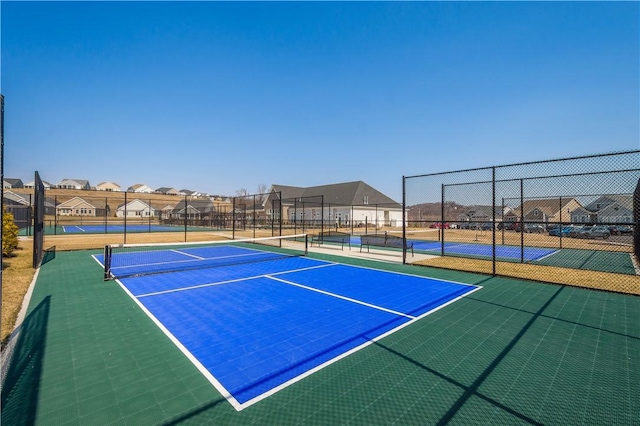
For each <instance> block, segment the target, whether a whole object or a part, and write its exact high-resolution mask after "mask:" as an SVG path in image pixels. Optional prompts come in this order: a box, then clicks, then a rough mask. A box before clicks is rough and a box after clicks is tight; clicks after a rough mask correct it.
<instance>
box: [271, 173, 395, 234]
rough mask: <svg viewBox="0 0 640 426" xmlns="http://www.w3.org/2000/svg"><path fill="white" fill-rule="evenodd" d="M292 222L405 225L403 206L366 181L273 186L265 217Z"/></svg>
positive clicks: (345, 224)
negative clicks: (277, 216)
mask: <svg viewBox="0 0 640 426" xmlns="http://www.w3.org/2000/svg"><path fill="white" fill-rule="evenodd" d="M279 203H281V205H282V216H283V219H284V220H287V221H289V222H294V221H295V222H304V223H309V224H318V223H321V222H322V223H324V224H325V225H326V224H330V225H337V226H364V225H370V226H378V227H380V226H389V227H401V226H402V205H401V204H400V203H398V202H396V201H394V200H393V199H391V198H389V197H388V196H386V195H384V194H383V193H382V192H380V191H378V190H377V189H375V188H373V187H371V186H370V185H368V184H366V183H365V182H362V181H355V182H345V183H337V184H329V185H320V186H313V187H308V188H301V187H295V186H284V185H272V186H271V190H270V194H269V197H267V199H266V200H265V202H264V203H263V206H264V208H265V214H266V216H267V217H270V216H272V215H274V214H277V210H278V204H279Z"/></svg>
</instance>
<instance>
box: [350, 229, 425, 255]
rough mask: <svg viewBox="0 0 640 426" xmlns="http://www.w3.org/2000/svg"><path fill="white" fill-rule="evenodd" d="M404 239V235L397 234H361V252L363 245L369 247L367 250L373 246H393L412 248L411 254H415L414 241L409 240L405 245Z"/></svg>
mask: <svg viewBox="0 0 640 426" xmlns="http://www.w3.org/2000/svg"><path fill="white" fill-rule="evenodd" d="M403 243H404V240H403V238H402V237H397V236H395V235H387V234H384V235H361V236H360V252H362V247H365V246H366V247H367V252H368V251H369V248H370V247H371V246H374V247H393V248H404V249H406V250H409V249H411V256H413V243H412V242H409V241H407V244H406V245H404V246H403Z"/></svg>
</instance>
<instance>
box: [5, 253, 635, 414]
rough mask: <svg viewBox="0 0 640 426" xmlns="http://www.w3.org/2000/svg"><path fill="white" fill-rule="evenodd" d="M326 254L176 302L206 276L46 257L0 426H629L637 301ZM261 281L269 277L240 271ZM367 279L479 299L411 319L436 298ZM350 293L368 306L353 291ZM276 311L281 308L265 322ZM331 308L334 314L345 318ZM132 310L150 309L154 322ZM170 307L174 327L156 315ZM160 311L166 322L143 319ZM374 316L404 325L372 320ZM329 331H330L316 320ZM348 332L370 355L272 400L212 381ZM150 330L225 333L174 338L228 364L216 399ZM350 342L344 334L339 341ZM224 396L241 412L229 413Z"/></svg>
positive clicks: (80, 257)
mask: <svg viewBox="0 0 640 426" xmlns="http://www.w3.org/2000/svg"><path fill="white" fill-rule="evenodd" d="M333 252H335V253H336V255H328V254H318V253H314V252H313V251H311V252H309V254H308V256H306V257H303V258H297V257H292V258H290V259H281V260H273V261H265V262H259V263H260V264H261V263H265V264H267V263H270V262H271V263H275V264H281V265H282V264H286V263H288V262H292V265H293V264H294V263H295V264H296V266H295V267H292V266H289V267H286V268H284V269H277V270H280V271H282V272H287V271H293V270H295V269H299V267H300V265H299V264H298V262H299V260H301V259H305V260H306V262H305V263H306V265H307V266H309V265H313V266H320V265H322V264H326V265H327V266H322V267H318V268H316V269H318V271H317V272H315V273H310V275H309V273H305V272H304V271H297V272H291V274H282V275H279V274H278V272H277V270H275V271H274V270H273V269H269V270H268V271H267V266H266V265H264V266H262V265H261V266H259V267H258V264H259V263H254V262H246V263H243V264H239V265H237V266H235V267H231V266H223V267H220V268H213V269H220V270H221V271H222V270H227V272H229V273H231V271H233V273H237V277H238V279H239V280H240V281H239V282H238V285H235V284H233V283H228V284H231V285H228V286H227V284H219V285H212V286H205V287H201V288H200V289H196V288H194V289H191V290H180V291H175V292H170V291H167V290H171V289H176V288H177V287H179V288H180V289H182V288H184V287H190V286H194V281H193V278H192V277H191V276H192V275H197V274H199V273H202V272H203V271H204V269H191V270H188V271H183V272H179V273H178V274H177V275H176V274H173V273H171V274H162V273H161V274H156V275H153V274H149V275H143V276H139V277H135V276H129V277H124V278H120V279H119V280H120V281H121V282H122V283H123V285H119V284H118V283H117V282H116V281H113V280H110V281H104V279H103V273H104V270H103V268H102V267H101V266H100V265H99V264H98V263H97V262H96V261H95V257H94V256H100V255H101V254H102V253H101V252H98V251H95V250H94V251H59V252H57V253H55V256H50V257H49V258H48V259H47V261H46V262H45V263H44V264H43V265H42V267H41V268H40V271H39V273H38V276H37V280H36V281H35V285H34V288H33V293H32V295H31V298H30V302H29V306H28V309H27V312H26V317H25V319H24V322H23V323H22V326H21V328H20V333H19V334H17V335H15V336H16V337H14V339H12V344H13V350H12V352H9V353H12V354H13V355H12V356H11V359H12V362H11V363H10V364H9V367H8V368H7V369H6V371H5V370H3V379H4V380H3V388H2V389H3V392H2V401H1V402H2V404H1V406H2V422H3V424H34V425H52V424H55V425H62V424H65V425H88V424H91V425H107V424H131V425H143V424H144V425H148V424H157V425H178V424H180V425H184V424H194V425H195V424H216V425H249V424H278V425H308V424H403V425H430V424H434V425H435V424H487V425H489V424H491V425H494V424H510V425H511V424H523V425H524V424H529V425H531V424H563V425H565V424H566V425H581V424H607V425H635V424H637V419H638V418H640V297H637V296H630V295H623V294H615V293H610V292H603V291H595V290H587V289H581V288H575V287H569V286H559V285H551V284H542V283H536V282H533V281H531V280H517V279H510V278H504V277H491V276H486V275H481V274H471V273H465V272H460V271H451V270H441V269H434V268H424V267H415V266H410V265H401V264H393V263H391V262H376V261H370V260H365V259H363V258H353V257H342V256H340V254H342V252H341V251H340V250H333ZM345 252H348V250H345ZM314 262H317V263H314ZM271 267H272V266H271ZM271 267H270V268H271ZM262 268H264V269H262ZM333 268H340V269H341V271H340V273H336V272H332V271H331V270H332V269H333ZM242 269H245V272H243V273H241V272H242V271H241V270H242ZM250 270H252V272H249V271H250ZM320 271H322V274H327V275H326V278H327V279H325V285H328V286H330V287H328V288H324V287H318V288H316V285H317V283H318V281H320V279H319V276H320V275H318V273H320ZM368 271H372V272H371V275H369V272H368ZM256 273H258V274H261V275H272V276H273V277H271V278H267V277H261V278H255V279H253V280H252V279H250V278H251V277H252V276H253V274H256ZM171 275H174V276H175V277H178V276H183V277H184V280H185V281H184V283H182V284H180V283H178V285H176V283H175V282H174V283H173V284H172V285H166V286H165V284H164V283H158V282H157V279H156V278H160V277H169V276H171ZM345 276H347V277H349V279H351V277H358V279H357V280H356V285H355V286H349V285H346V284H345V283H344V282H343V279H346V278H345ZM187 277H188V278H187ZM337 277H341V278H337ZM152 278H153V280H152ZM273 278H279V279H283V280H285V281H289V279H290V281H291V282H295V283H296V284H299V286H294V285H290V284H287V283H285V282H282V281H279V280H277V279H273ZM294 278H295V279H294ZM147 280H151V281H156V284H154V286H156V287H157V288H158V289H160V288H165V290H163V291H165V292H164V293H163V294H158V295H157V296H150V295H149V296H144V297H142V296H143V295H145V294H148V293H150V292H149V289H148V288H146V287H145V286H146V285H147V284H146V282H147ZM362 280H369V281H371V282H372V284H371V287H372V288H378V289H379V287H380V286H379V285H378V284H377V283H376V281H377V280H384V281H387V280H389V285H387V286H385V291H386V290H388V291H389V292H390V293H393V291H392V290H391V289H392V288H395V284H394V283H395V282H396V280H398V281H397V282H398V283H399V284H398V285H399V287H398V293H399V294H402V293H404V292H406V291H415V290H416V286H417V287H424V286H431V285H432V284H433V285H436V284H439V283H446V282H449V283H453V284H456V283H463V284H469V285H471V286H475V287H479V286H481V287H482V289H481V290H479V291H475V292H473V293H471V294H469V293H468V294H465V296H464V297H462V298H460V299H458V300H456V301H455V303H449V304H448V305H446V306H444V307H443V308H441V309H435V310H432V311H431V314H430V315H426V316H421V315H422V314H421V313H422V312H428V311H429V309H430V307H429V306H428V304H429V303H432V302H434V301H433V298H431V297H428V298H425V297H424V296H423V295H422V294H417V295H416V294H415V293H414V294H413V295H407V300H404V301H403V300H402V298H401V297H399V295H398V294H395V295H391V294H386V295H384V297H380V299H379V296H378V295H376V292H373V291H365V287H368V286H369V284H368V283H367V284H366V285H365V286H363V285H362V283H361V282H360V283H358V281H362ZM422 280H424V281H422ZM431 280H433V283H432V281H431ZM198 282H199V281H198ZM212 282H213V281H212ZM427 283H428V284H427ZM205 284H207V283H206V282H205ZM300 285H301V286H306V287H310V288H313V290H312V289H307V288H304V287H300ZM448 285H451V284H448ZM343 286H344V287H345V288H347V290H346V291H345V293H344V295H346V297H350V298H352V299H355V300H361V299H362V300H363V301H364V300H366V301H367V303H370V304H371V305H374V306H385V307H387V306H393V307H395V310H396V311H397V312H402V313H407V312H410V313H409V315H410V316H415V317H416V320H412V319H410V318H407V320H406V322H405V323H402V324H400V323H401V322H402V321H405V320H404V319H403V318H404V317H403V316H401V315H392V314H391V313H389V312H385V311H381V310H379V309H375V308H374V307H365V306H362V305H360V304H358V303H355V302H352V301H348V300H344V299H340V298H338V297H337V296H333V295H332V294H325V293H320V292H319V291H320V290H322V291H326V292H327V293H335V294H340V295H341V296H343V294H341V291H342V290H341V287H343ZM351 287H354V290H355V289H359V290H358V291H363V292H365V293H367V297H368V298H367V299H365V298H364V297H363V296H361V295H360V294H359V293H352V292H351ZM125 289H126V290H125ZM385 291H382V292H381V294H382V293H384V292H385ZM133 292H135V294H137V295H138V296H132V295H133ZM129 293H131V294H129ZM272 293H273V294H272ZM418 293H420V292H418ZM250 294H255V297H252V298H251V297H250V296H249V295H250ZM187 296H189V297H187ZM414 298H416V299H419V300H420V301H421V302H420V301H414V300H412V299H414ZM154 299H155V300H156V301H154ZM378 300H383V302H379V301H378ZM143 301H144V302H143ZM313 301H319V302H320V301H321V303H314V302H313ZM383 303H384V304H388V305H383ZM297 304H300V305H301V306H295V305H297ZM182 305H186V306H182ZM422 305H424V306H422ZM147 306H149V307H148V308H147ZM319 306H322V307H325V308H326V309H325V311H323V310H322V309H321V308H320V307H319ZM434 306H435V305H434ZM365 308H366V309H365ZM271 309H276V310H277V311H278V312H280V313H281V314H282V315H278V314H276V313H273V314H269V310H271ZM327 309H331V310H336V312H337V313H339V315H336V316H337V317H339V318H340V319H336V318H333V315H331V311H328V312H329V313H327V311H326V310H327ZM389 309H391V310H394V309H393V308H389ZM401 309H402V310H401ZM414 309H415V311H414ZM145 310H149V312H150V313H151V312H155V313H154V314H152V315H151V316H150V315H149V314H148V313H147V312H145ZM173 310H175V311H176V315H177V317H176V319H175V321H174V323H172V322H171V321H169V320H167V319H166V316H169V315H171V313H170V312H169V311H173ZM369 310H371V311H374V312H375V313H370V312H369ZM307 311H310V312H307ZM240 312H244V313H240ZM156 314H157V315H158V317H160V319H162V322H161V323H160V322H156V321H155V320H154V319H153V318H155V315H156ZM354 315H355V316H354ZM360 315H364V316H363V317H362V320H361V319H360ZM284 316H287V317H288V319H286V320H285V319H284V318H283V317H284ZM152 317H153V318H152ZM200 317H205V318H208V320H201V319H200ZM239 317H241V318H239ZM381 317H386V318H389V319H390V320H391V321H392V322H393V321H396V323H397V324H400V325H399V326H398V327H395V328H393V327H394V326H395V324H392V325H384V324H383V325H382V326H381V325H380V324H381V322H380V320H379V318H381ZM261 318H265V320H262V319H261ZM325 321H326V322H328V323H330V324H332V327H333V328H331V327H330V328H325V327H324V322H325ZM376 321H377V322H376ZM314 322H315V324H313V323H314ZM355 322H358V323H361V324H360V325H359V327H360V328H361V329H362V339H363V340H364V339H371V340H369V342H370V343H369V344H368V345H365V346H363V347H359V349H357V350H354V351H353V352H349V353H348V355H345V356H344V357H342V358H339V356H334V357H333V358H332V359H333V360H334V362H332V363H327V364H319V365H320V366H321V367H320V368H318V369H316V370H313V372H312V373H310V374H308V375H306V376H305V375H304V373H301V374H300V375H299V376H296V377H299V378H298V379H297V380H295V379H292V380H289V379H284V378H283V377H281V378H280V381H281V382H283V383H284V385H283V386H281V387H278V386H275V387H273V388H272V389H273V391H269V390H266V387H263V383H253V382H254V381H255V380H256V378H257V377H259V375H254V376H253V377H254V378H253V379H251V378H250V377H246V378H241V379H240V378H238V380H239V381H240V382H242V383H246V384H247V385H248V386H247V387H246V389H245V388H242V385H239V384H238V385H234V384H233V383H231V382H230V381H229V380H228V378H225V377H224V375H225V374H226V373H229V372H231V371H232V370H233V371H234V372H235V374H238V375H240V371H241V369H240V368H238V367H240V366H242V362H243V359H244V357H247V356H251V354H252V352H253V351H254V348H255V350H257V351H261V352H262V355H263V357H261V358H260V359H255V358H254V360H255V362H259V363H260V370H262V369H265V370H266V371H269V374H267V376H269V379H270V378H271V376H274V377H275V376H279V375H280V376H282V374H281V373H283V370H284V373H286V374H290V373H291V371H293V370H295V369H297V364H295V363H288V362H289V361H287V362H285V363H284V364H282V365H284V368H280V369H279V370H278V368H277V367H275V365H276V363H275V361H274V360H270V359H269V356H267V354H268V353H269V352H270V350H271V349H273V350H274V351H275V353H279V355H276V356H275V358H278V359H279V358H285V357H287V356H289V355H293V354H295V353H296V351H301V357H300V360H305V361H310V358H313V356H314V355H312V356H309V354H310V353H311V354H313V353H314V352H313V345H310V343H307V344H302V345H301V347H300V348H298V345H299V343H298V340H297V339H299V338H302V337H301V336H305V335H306V334H307V332H309V330H313V331H314V332H318V333H324V332H331V331H333V330H335V329H336V328H338V329H339V328H340V327H341V326H345V327H347V328H350V329H353V328H354V323H355ZM202 323H205V324H202ZM210 323H213V324H214V325H211V324H210ZM260 323H262V324H260ZM159 324H163V327H165V328H167V330H174V331H175V333H176V334H179V333H178V331H179V332H180V333H185V334H186V335H190V336H195V335H196V334H199V333H200V332H199V331H197V330H196V329H198V328H202V330H203V331H205V332H206V333H211V332H212V330H215V332H216V333H217V334H219V335H220V336H222V337H220V338H216V339H217V340H214V339H213V337H212V336H211V335H208V337H207V338H211V339H212V340H211V341H210V342H209V343H202V342H200V344H199V345H196V346H197V347H196V346H191V345H193V342H191V341H190V340H189V338H187V337H185V338H184V340H183V337H182V336H179V337H180V341H181V342H182V344H183V345H184V346H185V347H189V348H192V350H193V351H194V352H198V350H199V349H202V350H204V351H206V350H210V349H207V348H206V346H208V347H209V348H215V350H213V351H212V352H215V353H216V354H215V355H212V359H214V358H216V357H218V361H220V360H222V358H224V360H229V363H228V364H227V365H226V366H225V367H224V368H223V369H215V368H212V371H213V373H211V377H215V379H216V380H219V381H220V383H221V384H222V383H224V384H225V387H224V389H225V390H226V392H225V391H224V390H220V389H221V388H220V387H216V386H214V385H212V380H211V377H207V374H205V373H204V372H203V371H206V370H201V369H199V368H198V367H196V365H197V364H198V363H201V364H203V365H209V359H206V358H205V359H204V360H203V361H197V360H196V358H195V356H194V357H193V358H194V359H190V357H189V356H186V355H185V353H186V352H185V351H183V350H181V348H180V347H179V345H177V344H176V342H175V341H173V340H172V338H170V337H169V334H167V333H166V332H165V331H164V330H163V329H162V328H161V327H160V326H159ZM283 324H285V325H288V326H291V324H296V325H297V326H299V328H298V330H299V331H300V334H299V335H298V336H296V338H295V339H294V338H293V337H291V338H289V336H288V335H290V334H294V332H293V331H289V330H286V329H282V330H280V333H276V332H275V331H273V330H277V329H278V328H279V327H283ZM244 327H246V328H244ZM376 327H382V328H384V327H387V328H389V327H390V328H391V329H392V330H393V332H390V333H386V334H385V333H382V332H379V331H378V330H376ZM272 329H273V330H272ZM338 333H345V334H346V332H343V331H341V330H340V331H339V332H338ZM170 334H171V333H170ZM278 334H282V335H281V336H279V337H277V336H278ZM223 337H224V338H223ZM352 337H353V332H351V334H346V337H344V336H343V337H342V340H340V339H339V338H336V339H334V341H335V342H344V341H348V340H349V339H350V338H352ZM327 339H328V337H327ZM205 340H206V339H205ZM176 341H178V340H177V339H176ZM223 341H224V343H225V344H228V347H222V346H221V345H222V343H223ZM235 346H239V347H243V348H244V349H245V352H243V353H240V352H239V350H238V349H237V348H235ZM285 347H287V348H289V349H290V350H289V351H285V350H284V348H285ZM324 347H325V348H326V347H327V344H326V343H324ZM328 349H329V350H330V349H332V347H331V348H328ZM225 351H230V352H228V356H226V355H218V354H217V353H218V352H220V353H224V352H225ZM5 354H7V352H6V351H5ZM282 354H285V355H282ZM317 357H318V358H321V357H322V355H319V354H318V355H317ZM194 360H195V362H194ZM218 361H214V363H215V362H218ZM279 362H282V360H280V361H279ZM294 365H295V366H294ZM287 369H291V371H289V372H287V371H286V370H287ZM246 373H248V371H247V372H246ZM214 374H215V375H217V376H214ZM229 374H230V373H229ZM243 374H244V373H243ZM218 376H220V377H218ZM263 378H264V379H265V382H266V381H267V380H266V379H267V377H266V376H264V377H263ZM258 380H259V379H258ZM240 382H238V383H240ZM231 395H233V396H232V397H233V398H238V399H237V403H238V404H243V406H242V409H240V410H238V409H237V408H238V407H236V406H234V405H233V404H232V403H230V402H231V401H230V397H231ZM256 395H260V396H256ZM240 401H246V402H242V403H241V402H240Z"/></svg>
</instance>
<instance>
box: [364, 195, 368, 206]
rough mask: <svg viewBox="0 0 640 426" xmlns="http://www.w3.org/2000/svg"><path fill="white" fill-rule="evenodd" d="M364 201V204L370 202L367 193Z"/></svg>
mask: <svg viewBox="0 0 640 426" xmlns="http://www.w3.org/2000/svg"><path fill="white" fill-rule="evenodd" d="M362 202H363V203H364V204H369V196H368V195H365V196H364V197H363V199H362Z"/></svg>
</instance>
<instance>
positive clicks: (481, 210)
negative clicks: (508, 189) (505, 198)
mask: <svg viewBox="0 0 640 426" xmlns="http://www.w3.org/2000/svg"><path fill="white" fill-rule="evenodd" d="M512 212H513V209H512V208H511V207H509V206H504V208H503V207H502V206H495V207H492V206H483V205H476V206H469V207H467V208H466V209H465V210H464V211H462V212H461V213H460V214H459V215H458V218H457V220H458V221H459V222H493V218H494V216H495V219H496V222H501V221H503V220H504V218H505V217H511V216H510V213H512Z"/></svg>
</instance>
